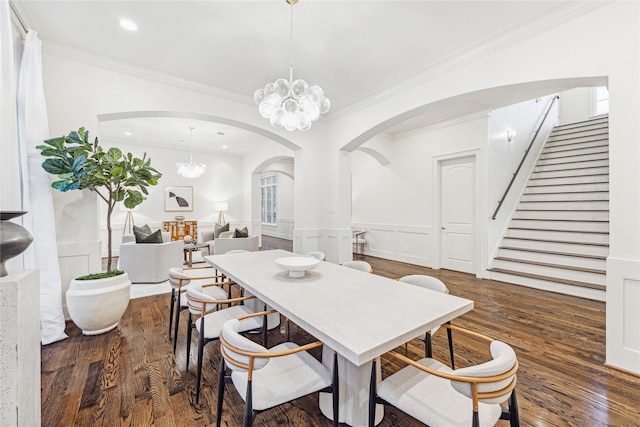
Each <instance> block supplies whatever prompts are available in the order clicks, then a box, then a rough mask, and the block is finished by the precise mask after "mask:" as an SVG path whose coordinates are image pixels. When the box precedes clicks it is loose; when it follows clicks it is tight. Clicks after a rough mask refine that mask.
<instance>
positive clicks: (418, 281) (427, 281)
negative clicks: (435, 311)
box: [398, 274, 456, 369]
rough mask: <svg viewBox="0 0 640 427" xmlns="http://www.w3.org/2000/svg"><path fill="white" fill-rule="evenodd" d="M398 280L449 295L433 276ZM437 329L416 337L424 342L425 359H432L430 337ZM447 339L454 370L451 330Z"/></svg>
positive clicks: (445, 287) (440, 281)
mask: <svg viewBox="0 0 640 427" xmlns="http://www.w3.org/2000/svg"><path fill="white" fill-rule="evenodd" d="M398 280H400V281H401V282H405V283H409V284H411V285H415V286H419V287H421V288H425V289H431V290H432V291H436V292H443V293H445V294H448V293H449V289H448V288H447V285H445V284H444V283H443V282H442V280H440V279H438V278H436V277H433V276H427V275H426V274H411V275H409V276H404V277H401V278H400V279H398ZM447 323H450V322H447ZM439 328H440V327H439V326H438V327H436V328H433V329H432V330H430V331H429V332H427V333H426V334H425V336H424V338H423V337H422V336H419V337H417V338H418V339H421V340H423V341H424V356H425V357H433V349H432V346H431V337H432V336H433V334H435V333H436V332H437V331H438V329H439ZM447 338H448V339H449V357H451V368H452V369H455V366H456V365H455V361H454V357H453V335H452V332H451V329H447Z"/></svg>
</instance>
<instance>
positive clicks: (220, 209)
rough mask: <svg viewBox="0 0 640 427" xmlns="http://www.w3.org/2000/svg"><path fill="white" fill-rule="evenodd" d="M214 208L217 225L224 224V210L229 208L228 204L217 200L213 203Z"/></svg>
mask: <svg viewBox="0 0 640 427" xmlns="http://www.w3.org/2000/svg"><path fill="white" fill-rule="evenodd" d="M214 209H215V210H217V211H218V225H224V224H225V218H224V212H225V211H227V210H229V204H228V203H227V202H217V203H216V204H215V205H214Z"/></svg>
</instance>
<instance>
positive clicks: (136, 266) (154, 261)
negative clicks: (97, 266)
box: [118, 240, 184, 283]
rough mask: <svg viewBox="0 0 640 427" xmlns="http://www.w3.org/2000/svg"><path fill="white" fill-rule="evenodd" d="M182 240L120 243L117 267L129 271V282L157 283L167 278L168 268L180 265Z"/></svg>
mask: <svg viewBox="0 0 640 427" xmlns="http://www.w3.org/2000/svg"><path fill="white" fill-rule="evenodd" d="M183 249H184V242H182V240H178V241H175V242H164V243H136V242H135V241H134V242H127V243H123V244H121V245H120V258H119V260H118V268H119V269H120V270H124V271H126V272H127V273H129V280H131V283H159V282H164V281H165V280H168V279H169V269H170V268H172V267H182V262H183V254H184V250H183Z"/></svg>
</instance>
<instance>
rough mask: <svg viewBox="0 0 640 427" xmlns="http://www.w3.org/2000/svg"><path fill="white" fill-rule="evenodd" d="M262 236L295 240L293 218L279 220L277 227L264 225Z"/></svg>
mask: <svg viewBox="0 0 640 427" xmlns="http://www.w3.org/2000/svg"><path fill="white" fill-rule="evenodd" d="M262 234H264V235H265V236H271V237H278V238H280V239H287V240H293V218H278V224H277V225H267V224H262Z"/></svg>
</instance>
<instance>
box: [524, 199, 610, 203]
mask: <svg viewBox="0 0 640 427" xmlns="http://www.w3.org/2000/svg"><path fill="white" fill-rule="evenodd" d="M608 201H609V199H585V200H582V199H581V200H520V202H519V203H588V202H608Z"/></svg>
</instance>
